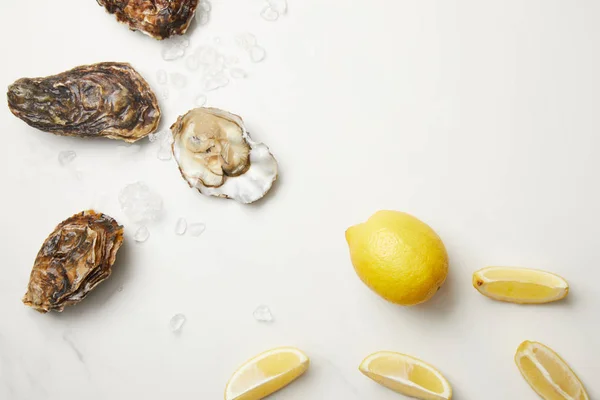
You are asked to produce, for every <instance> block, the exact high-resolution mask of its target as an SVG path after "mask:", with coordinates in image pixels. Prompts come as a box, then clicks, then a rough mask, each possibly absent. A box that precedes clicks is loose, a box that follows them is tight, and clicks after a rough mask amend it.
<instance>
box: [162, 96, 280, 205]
mask: <svg viewBox="0 0 600 400" xmlns="http://www.w3.org/2000/svg"><path fill="white" fill-rule="evenodd" d="M171 131H172V132H173V145H172V149H173V155H174V158H175V160H176V161H177V164H178V165H179V171H180V172H181V175H182V176H183V178H184V179H185V180H186V181H187V183H188V184H189V185H190V187H193V188H196V189H198V191H200V193H202V194H204V195H207V196H216V197H222V198H227V199H233V200H236V201H238V202H240V203H244V204H248V203H253V202H255V201H257V200H259V199H261V198H262V197H263V196H264V195H265V194H267V192H268V191H269V190H270V189H271V187H272V186H273V183H274V182H275V180H276V179H277V176H278V166H277V161H276V160H275V157H274V156H273V154H271V152H270V151H269V148H268V147H267V146H266V145H265V144H263V143H258V142H255V141H254V140H252V138H251V137H250V134H249V133H248V132H247V131H246V127H245V124H244V121H243V120H242V119H241V118H240V117H239V116H237V115H235V114H232V113H230V112H227V111H224V110H219V109H217V108H205V107H201V108H195V109H193V110H190V111H188V112H187V113H186V114H185V115H182V116H180V117H179V118H178V119H177V121H176V122H175V123H174V124H173V126H171Z"/></svg>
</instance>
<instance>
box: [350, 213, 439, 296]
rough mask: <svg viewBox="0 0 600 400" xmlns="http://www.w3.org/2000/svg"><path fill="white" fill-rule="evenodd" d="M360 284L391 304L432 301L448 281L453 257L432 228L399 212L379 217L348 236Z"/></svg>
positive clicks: (359, 225)
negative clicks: (449, 265) (450, 257)
mask: <svg viewBox="0 0 600 400" xmlns="http://www.w3.org/2000/svg"><path fill="white" fill-rule="evenodd" d="M346 241H347V242H348V247H349V248H350V258H351V259H352V264H353V265H354V269H355V270H356V273H357V274H358V276H359V277H360V279H361V280H362V281H363V282H364V283H365V284H366V285H367V286H369V287H370V288H371V289H372V290H373V291H375V292H376V293H377V294H379V295H380V296H381V297H383V298H384V299H386V300H388V301H391V302H392V303H396V304H401V305H405V306H409V305H414V304H419V303H423V302H425V301H427V300H429V299H430V298H431V297H432V296H433V295H434V294H435V293H436V292H437V291H438V289H439V288H440V287H441V286H442V284H443V283H444V281H445V280H446V276H447V275H448V254H447V253H446V248H445V247H444V243H442V240H441V239H440V237H439V236H438V235H437V234H436V233H435V232H434V231H433V229H431V228H430V227H429V226H428V225H427V224H425V223H424V222H422V221H420V220H418V219H417V218H415V217H413V216H412V215H409V214H406V213H403V212H399V211H378V212H377V213H375V214H374V215H373V216H372V217H371V218H369V220H368V221H367V222H365V223H362V224H358V225H355V226H352V227H350V228H349V229H348V230H347V231H346Z"/></svg>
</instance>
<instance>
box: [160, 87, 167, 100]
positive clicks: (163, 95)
mask: <svg viewBox="0 0 600 400" xmlns="http://www.w3.org/2000/svg"><path fill="white" fill-rule="evenodd" d="M160 98H161V99H163V100H168V99H169V88H168V87H164V88H162V89H161V90H160Z"/></svg>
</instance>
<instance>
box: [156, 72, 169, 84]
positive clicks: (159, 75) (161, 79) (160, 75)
mask: <svg viewBox="0 0 600 400" xmlns="http://www.w3.org/2000/svg"><path fill="white" fill-rule="evenodd" d="M167 80H168V77H167V71H165V70H164V69H159V70H158V71H156V81H157V82H158V84H159V85H165V84H166V83H167Z"/></svg>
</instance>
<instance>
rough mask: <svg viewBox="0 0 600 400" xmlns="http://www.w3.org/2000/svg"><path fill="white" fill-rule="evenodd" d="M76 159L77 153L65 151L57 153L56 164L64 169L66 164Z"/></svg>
mask: <svg viewBox="0 0 600 400" xmlns="http://www.w3.org/2000/svg"><path fill="white" fill-rule="evenodd" d="M75 158H77V153H75V152H74V151H73V150H65V151H61V152H60V153H58V163H59V164H60V165H61V166H62V167H64V166H65V165H67V164H70V163H72V162H73V160H75Z"/></svg>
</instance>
